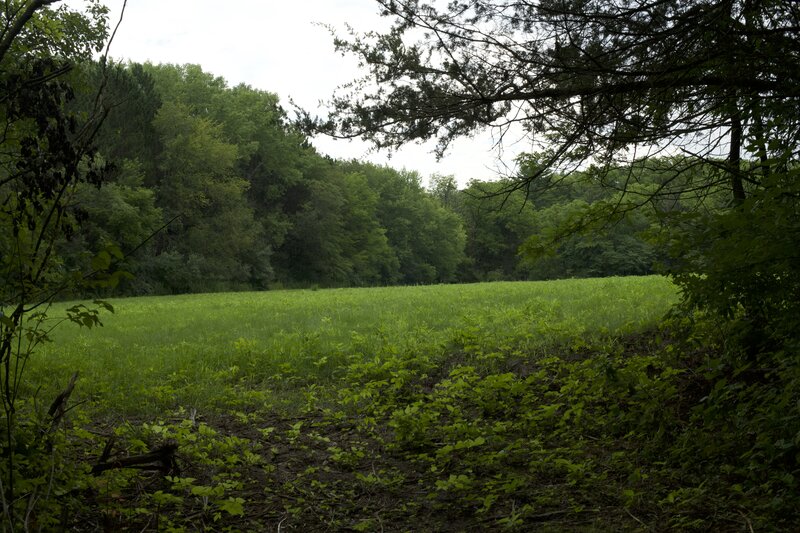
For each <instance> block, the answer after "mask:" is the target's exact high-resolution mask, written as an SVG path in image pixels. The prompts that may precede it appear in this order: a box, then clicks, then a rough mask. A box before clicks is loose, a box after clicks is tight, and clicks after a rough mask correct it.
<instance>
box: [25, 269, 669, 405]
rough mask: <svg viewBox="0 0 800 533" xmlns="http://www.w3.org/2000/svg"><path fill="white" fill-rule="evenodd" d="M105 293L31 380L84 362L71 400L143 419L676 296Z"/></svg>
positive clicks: (545, 337)
mask: <svg viewBox="0 0 800 533" xmlns="http://www.w3.org/2000/svg"><path fill="white" fill-rule="evenodd" d="M109 301H110V303H111V304H112V305H113V306H114V309H115V312H114V313H113V314H110V313H103V315H102V316H101V319H102V321H103V324H104V326H103V327H101V328H95V329H86V328H77V327H75V326H73V325H70V324H64V325H62V326H60V327H58V328H57V329H55V330H54V332H53V334H52V337H53V339H54V341H55V342H54V343H52V344H48V345H45V346H44V347H43V349H41V350H40V352H39V353H37V355H36V356H35V359H34V360H33V361H31V363H30V365H31V366H30V368H29V372H30V376H31V380H30V382H31V383H35V384H36V385H37V386H44V387H45V389H46V390H56V389H58V388H59V387H62V386H63V382H64V381H65V380H66V379H67V378H68V376H69V375H70V374H71V373H72V372H73V371H75V370H77V371H79V372H80V375H81V378H80V382H79V383H80V384H81V385H83V386H82V387H79V388H78V390H77V391H76V395H79V396H80V395H84V396H85V395H88V397H89V398H90V399H91V401H92V402H94V403H97V404H98V405H99V407H100V408H101V410H102V409H110V410H111V411H113V412H121V413H125V414H128V415H143V414H153V412H156V413H157V412H159V411H161V410H163V409H174V408H177V407H180V406H183V407H194V408H200V407H210V406H213V405H216V404H217V403H218V400H219V397H220V391H221V390H222V389H224V387H225V386H227V385H229V384H232V383H234V384H235V383H239V384H242V383H244V384H246V385H247V386H248V388H260V389H261V392H265V391H267V390H273V392H275V394H274V395H273V397H269V396H264V399H265V400H266V401H273V402H279V401H281V399H285V398H286V397H287V396H286V394H287V389H296V388H297V387H296V386H297V385H298V384H299V385H303V386H305V385H308V384H321V383H328V382H330V381H331V380H335V379H336V378H337V377H340V376H341V375H342V370H343V368H344V367H345V366H346V365H347V364H348V363H349V362H352V361H353V360H354V359H357V358H370V357H387V356H397V355H401V356H402V355H405V354H414V355H419V354H420V353H423V354H425V355H430V356H435V355H437V354H442V353H444V352H447V351H448V350H452V349H453V346H454V345H455V344H459V343H461V344H462V346H461V348H463V344H465V343H466V344H469V343H470V342H477V343H480V344H482V345H485V346H487V347H491V346H494V347H501V346H503V345H508V344H510V343H513V344H514V345H515V346H516V347H517V348H518V349H522V350H527V351H529V352H531V353H534V352H535V351H536V350H538V349H541V348H543V347H546V346H548V345H551V344H553V343H560V342H564V341H566V340H569V339H575V338H581V339H586V338H587V336H588V337H591V336H593V335H599V334H603V333H609V332H614V333H619V332H628V331H633V330H636V329H641V328H645V327H647V326H650V325H652V324H654V323H655V322H656V321H657V320H658V319H659V318H661V317H662V316H663V315H664V313H665V312H666V311H667V309H668V308H669V306H670V305H672V304H673V303H674V302H675V301H676V292H675V289H674V287H673V286H672V285H671V284H670V283H669V282H668V281H667V280H666V279H664V278H662V277H641V278H637V277H629V278H603V279H583V280H563V281H552V282H497V283H484V284H471V285H437V286H414V287H385V288H364V289H331V290H292V291H271V292H249V293H223V294H199V295H187V296H164V297H144V298H126V299H118V300H109ZM68 305H70V304H60V305H57V306H56V307H55V308H54V309H52V310H51V312H50V315H51V316H58V315H59V312H60V310H61V309H63V308H64V307H66V306H68ZM487 349H488V348H487ZM462 351H463V350H462Z"/></svg>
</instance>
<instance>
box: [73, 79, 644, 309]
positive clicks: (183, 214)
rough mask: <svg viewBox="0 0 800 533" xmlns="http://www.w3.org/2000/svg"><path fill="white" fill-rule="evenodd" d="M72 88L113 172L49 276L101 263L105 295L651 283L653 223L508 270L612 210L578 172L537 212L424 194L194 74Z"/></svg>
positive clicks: (498, 191) (433, 188) (474, 198)
mask: <svg viewBox="0 0 800 533" xmlns="http://www.w3.org/2000/svg"><path fill="white" fill-rule="evenodd" d="M75 76H76V77H77V78H79V81H78V82H77V83H79V84H80V85H81V86H83V87H85V88H86V89H87V90H85V92H84V93H83V96H80V97H78V98H77V99H76V101H75V102H74V103H73V104H72V105H73V106H74V107H75V111H76V112H86V110H88V108H89V107H90V106H91V105H93V100H92V96H91V95H93V94H95V93H96V91H97V89H98V88H99V87H100V86H101V85H102V86H103V99H104V100H103V105H104V106H105V108H106V109H108V114H107V116H106V119H105V121H104V122H103V124H102V127H101V128H100V130H99V131H98V135H97V146H98V151H99V153H100V154H101V155H102V157H103V158H105V160H106V161H107V162H109V163H110V164H113V171H111V172H110V173H109V174H108V178H107V181H106V183H104V185H103V186H102V187H96V186H93V185H92V184H89V183H84V184H81V185H80V186H79V187H78V188H77V191H76V193H75V197H74V201H73V208H74V209H75V210H76V211H77V212H80V213H82V214H83V215H85V216H83V217H79V218H80V220H81V222H80V223H79V224H77V226H76V228H75V229H76V231H75V232H73V234H72V235H71V236H70V238H69V239H65V240H64V241H63V243H62V245H61V247H60V249H59V252H60V255H61V257H62V261H61V263H60V265H61V268H62V269H63V270H65V271H69V270H70V269H72V270H76V271H86V270H87V269H90V267H91V265H90V262H91V257H89V255H88V254H87V253H86V251H87V250H95V251H96V250H105V249H108V250H109V252H110V253H112V255H114V254H116V256H118V257H119V258H120V260H119V261H117V262H116V268H118V269H119V270H121V271H122V272H125V273H127V274H129V275H126V276H125V277H124V281H123V282H122V283H121V284H120V286H119V287H116V288H115V291H114V293H115V294H134V295H141V294H170V293H185V292H207V291H218V290H263V289H269V288H275V287H308V286H371V285H392V284H419V283H443V282H472V281H487V280H512V279H550V278H557V277H586V276H607V275H629V274H647V273H651V272H652V271H653V264H654V261H655V260H656V256H657V255H658V254H657V253H656V252H655V250H654V248H653V245H652V244H648V243H647V242H646V241H645V240H644V239H643V237H642V236H641V235H640V234H641V232H642V231H643V230H644V229H646V228H647V227H648V225H649V224H651V223H652V222H653V221H652V220H651V219H646V218H643V217H642V216H638V218H636V219H635V220H634V219H633V218H626V219H625V220H623V221H621V222H620V223H618V224H615V225H614V226H613V227H609V228H606V229H605V230H604V231H603V232H600V233H598V232H597V231H595V232H594V233H593V235H592V236H591V237H580V236H579V235H575V236H571V237H569V238H568V239H567V240H566V241H565V242H564V243H561V244H560V245H559V246H558V247H557V249H556V250H555V253H552V254H551V255H550V256H548V257H546V258H539V259H537V260H535V261H531V260H530V258H528V257H527V256H525V255H520V253H519V252H520V249H521V247H523V245H524V244H525V243H526V242H528V241H529V240H530V239H531V237H532V236H533V235H535V234H538V233H541V232H542V231H546V228H550V227H551V226H553V224H554V223H555V221H556V219H559V220H560V219H561V218H563V214H564V213H565V212H575V209H576V204H575V202H579V203H580V204H581V205H590V204H592V203H593V202H594V201H596V200H598V199H601V198H604V197H605V196H608V194H607V193H606V192H605V191H604V190H603V189H602V188H601V187H600V185H599V184H597V186H596V187H594V188H593V189H592V190H584V189H583V188H581V187H579V186H578V182H579V181H582V180H583V179H584V177H581V176H582V174H580V173H578V174H575V175H574V176H569V177H563V179H564V180H566V182H569V183H570V184H571V185H568V186H567V187H559V188H554V189H553V190H552V191H547V192H545V193H543V194H539V195H536V197H535V198H534V197H529V196H526V195H525V194H523V193H522V191H515V192H512V193H510V194H509V193H507V192H506V189H507V180H499V181H497V182H481V181H472V182H470V183H469V185H468V186H466V187H464V188H459V187H458V184H457V181H456V179H455V177H453V176H432V177H431V179H430V183H429V184H425V183H424V182H423V178H422V176H420V175H419V174H418V173H416V172H414V171H412V170H406V169H403V170H397V169H393V168H390V167H387V166H380V165H375V164H371V163H364V162H359V161H341V160H334V159H332V158H330V157H326V156H325V155H323V154H320V153H319V152H317V151H316V150H315V149H314V147H313V146H312V145H311V144H310V142H309V141H308V138H307V137H306V136H305V135H304V134H303V133H302V132H300V131H298V129H297V128H296V127H295V125H294V124H293V123H292V122H291V121H290V120H289V119H288V117H287V114H286V113H285V111H284V110H283V109H282V108H281V106H280V102H279V101H278V98H277V96H276V95H274V94H272V93H269V92H266V91H263V90H259V89H255V88H252V87H249V86H247V85H238V86H235V87H229V86H228V84H227V82H226V81H225V80H224V79H223V78H220V77H216V76H214V75H212V74H210V73H207V72H204V71H203V70H202V68H201V67H200V66H197V65H184V66H176V65H153V64H136V63H128V64H113V65H110V66H109V67H107V68H101V66H100V65H98V64H95V63H84V64H83V66H82V67H81V68H80V70H79V71H78V72H77V73H76V74H75ZM653 179H656V178H653ZM553 181H556V180H553ZM557 191H560V192H557ZM576 195H577V196H576Z"/></svg>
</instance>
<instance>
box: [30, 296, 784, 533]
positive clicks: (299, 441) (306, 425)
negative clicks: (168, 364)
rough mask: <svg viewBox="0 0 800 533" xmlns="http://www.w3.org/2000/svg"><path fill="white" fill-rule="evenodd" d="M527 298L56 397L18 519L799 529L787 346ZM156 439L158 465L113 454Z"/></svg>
mask: <svg viewBox="0 0 800 533" xmlns="http://www.w3.org/2000/svg"><path fill="white" fill-rule="evenodd" d="M551 311H553V312H557V310H555V311H554V310H551ZM505 316H509V315H505ZM527 316H528V317H529V318H530V317H531V316H534V315H531V314H530V313H529V314H528V315H527ZM535 316H538V319H537V320H541V321H542V324H541V328H539V327H537V328H531V327H528V328H521V327H518V326H516V325H512V326H509V327H506V328H505V329H503V328H501V327H500V326H499V325H498V324H500V322H501V321H499V320H498V321H495V322H494V324H492V325H491V327H488V326H485V325H484V327H482V325H481V323H480V322H479V321H474V322H470V321H469V320H466V321H464V322H463V323H462V324H461V325H460V327H457V328H451V329H448V330H447V331H446V334H445V335H440V336H438V337H437V338H436V340H435V342H429V343H425V342H423V341H421V340H419V341H418V342H416V343H408V344H407V345H406V346H405V348H403V349H400V348H398V347H397V345H396V344H394V343H392V342H391V341H389V340H384V341H376V340H375V339H369V340H368V339H363V340H362V341H361V342H360V343H359V342H353V343H352V344H351V345H350V346H349V349H343V348H341V347H340V348H339V350H340V352H341V353H339V355H337V356H336V357H338V359H336V358H333V357H332V358H331V359H336V365H335V366H334V365H332V364H331V362H330V360H323V359H324V358H326V357H329V356H330V353H331V352H327V353H317V354H315V357H316V359H315V361H317V363H318V365H317V367H319V370H320V371H321V372H323V373H324V375H325V376H326V377H325V379H321V380H313V379H309V376H308V375H303V373H302V372H301V371H300V369H299V368H298V367H297V366H293V365H290V364H286V363H280V364H277V365H275V366H272V367H269V371H266V370H264V369H260V370H259V369H257V368H255V367H253V368H251V366H252V365H251V366H248V365H249V364H248V363H247V361H246V360H245V359H242V360H241V361H240V362H239V363H240V364H235V365H229V366H221V367H219V368H217V369H214V379H213V380H210V381H209V383H213V384H214V387H215V388H214V391H213V401H204V402H202V403H195V404H190V403H184V402H183V400H185V399H187V398H192V395H191V394H188V393H187V390H189V391H191V390H192V387H196V386H198V385H197V384H193V383H192V382H191V379H190V377H189V374H186V375H180V374H175V375H174V376H173V377H171V378H170V379H168V380H166V381H164V382H162V383H160V384H159V385H158V386H157V387H156V388H154V389H153V390H151V391H150V395H151V396H150V397H151V398H153V400H152V401H153V402H155V403H156V404H158V405H159V406H160V409H161V413H160V414H158V415H156V416H154V415H153V414H152V412H151V411H150V410H149V409H143V410H142V413H141V414H140V415H138V416H135V415H134V416H132V415H131V414H130V412H129V411H128V410H127V409H126V410H123V411H118V412H115V411H114V410H113V409H106V411H104V412H103V415H102V416H98V413H99V412H100V411H99V410H98V405H96V404H95V405H92V404H91V402H87V403H84V404H81V405H78V406H75V408H74V409H73V410H71V411H70V412H69V422H70V423H69V428H68V429H67V428H64V429H62V430H60V431H59V432H58V433H56V434H55V435H56V436H57V438H56V439H55V440H54V443H55V444H54V446H53V447H52V448H51V449H50V453H49V455H47V454H46V455H44V456H41V455H39V456H37V457H39V459H38V460H37V461H38V462H37V461H33V460H31V461H28V462H26V461H24V460H22V457H23V456H24V455H25V453H26V452H25V449H24V443H23V442H22V440H21V441H20V446H21V448H20V450H19V454H20V457H21V460H18V461H17V464H19V465H21V466H20V468H22V469H24V470H25V471H24V472H21V475H20V477H21V478H24V479H25V480H26V481H27V482H28V483H29V484H30V487H28V489H29V492H28V494H29V495H32V496H30V497H37V498H42V500H43V501H44V500H45V499H46V501H47V505H40V506H37V509H39V513H40V514H39V515H37V516H29V517H25V520H26V526H27V528H28V529H42V530H50V529H56V526H60V527H62V528H63V529H71V530H85V531H98V530H104V531H202V530H211V531H276V530H280V531H480V530H500V531H502V530H508V531H530V530H537V531H670V530H673V531H759V530H770V531H794V530H797V529H798V528H800V516H798V512H797V509H798V508H800V500H799V499H798V494H800V490H799V489H800V487H798V481H797V480H798V475H800V469H798V452H799V451H800V412H799V409H798V405H799V404H798V400H799V399H800V367H798V363H797V358H796V357H790V356H788V355H789V354H788V353H786V352H783V353H773V354H767V353H764V354H762V355H761V356H760V359H758V360H755V361H754V360H752V359H748V358H746V357H744V356H742V357H741V358H737V356H736V354H733V353H731V352H730V347H728V346H726V345H725V343H724V342H723V341H724V340H725V336H724V335H721V334H720V331H719V330H718V329H716V327H715V326H714V324H713V323H711V322H710V321H708V320H707V319H702V317H700V319H699V320H692V321H689V320H688V319H687V318H686V317H683V318H673V319H670V320H667V321H664V322H662V323H661V324H660V325H651V326H650V327H647V328H645V329H641V328H639V329H636V328H630V329H628V330H627V331H622V332H609V331H605V332H603V331H602V330H599V331H595V332H594V333H593V334H591V335H589V334H586V332H585V331H579V332H578V333H577V334H572V335H570V334H569V327H570V326H569V324H570V322H569V319H568V317H567V320H565V321H564V322H563V323H561V324H562V325H561V326H559V323H558V322H557V321H554V320H549V319H545V318H546V317H550V318H552V316H553V315H552V314H549V315H548V314H547V313H544V312H541V313H539V314H538V315H535ZM514 324H516V323H514ZM564 324H567V325H564ZM545 326H547V327H549V328H551V330H552V331H550V332H549V333H550V334H551V336H550V337H548V340H547V341H546V342H543V341H542V331H543V329H542V328H544V327H545ZM501 332H502V334H501ZM355 335H356V336H357V335H359V334H358V333H356V334H355ZM238 349H241V350H242V351H246V350H251V352H252V350H254V348H253V345H252V344H247V343H244V344H242V345H240V346H239V348H238ZM787 349H788V348H787ZM326 367H327V368H326ZM197 394H200V392H198V393H197ZM205 394H206V398H208V397H209V396H211V395H210V394H209V392H208V391H205ZM87 399H88V400H90V399H91V396H89V397H84V400H82V401H84V402H85V401H86V400H87ZM40 403H41V402H39V403H36V402H31V403H27V404H25V408H26V409H29V410H31V411H36V409H38V410H39V411H38V412H40V413H41V410H42V407H41V405H39V404H40ZM37 406H38V407H37ZM40 419H42V420H44V419H43V418H41V417H40ZM43 423H44V422H43ZM43 423H42V424H43ZM40 426H41V424H40ZM37 427H38V426H36V425H35V424H34V425H31V427H30V434H31V440H32V441H35V435H36V432H37V431H40V429H37ZM165 447H170V449H174V450H176V451H175V455H174V457H173V458H172V459H170V460H169V461H168V462H158V461H156V462H155V463H151V464H149V465H137V467H136V468H115V467H113V465H114V464H115V461H122V460H124V459H125V458H130V457H137V456H140V455H141V454H147V453H148V452H152V451H153V450H159V449H164V448H165ZM42 457H44V458H42ZM103 462H105V464H106V465H112V466H110V467H109V468H108V469H105V470H103V471H102V472H100V471H95V472H94V473H93V472H92V465H97V464H99V463H103Z"/></svg>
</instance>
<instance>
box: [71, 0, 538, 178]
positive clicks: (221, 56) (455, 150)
mask: <svg viewBox="0 0 800 533" xmlns="http://www.w3.org/2000/svg"><path fill="white" fill-rule="evenodd" d="M104 3H105V4H106V5H107V6H108V7H109V8H110V10H111V14H110V18H109V23H110V25H111V27H112V29H113V26H114V25H115V24H116V21H117V20H118V19H119V13H120V10H121V8H122V4H123V2H122V0H105V2H104ZM68 4H69V5H70V6H75V7H79V6H80V5H81V2H80V0H68ZM378 10H379V6H378V4H377V3H376V2H375V1H374V0H289V1H285V0H227V1H220V0H128V5H127V7H126V10H125V17H124V20H123V22H122V25H121V26H120V28H119V31H118V32H117V35H116V37H115V39H114V42H113V44H112V46H111V53H110V55H111V56H112V57H114V58H116V59H130V60H132V61H136V62H144V61H151V62H153V63H175V64H184V63H195V64H199V65H201V66H202V68H203V70H204V71H206V72H210V73H212V74H214V75H217V76H222V77H224V78H225V79H226V80H227V81H228V84H229V85H231V86H233V85H237V84H239V83H246V84H248V85H250V86H252V87H254V88H257V89H262V90H266V91H269V92H272V93H276V94H277V95H278V96H279V97H280V101H281V103H282V105H283V107H284V108H285V109H287V111H290V113H291V108H290V105H289V97H290V96H291V97H292V98H293V99H294V101H295V102H296V103H297V104H298V105H300V106H302V107H304V108H306V109H310V110H321V109H320V108H319V107H318V104H319V102H320V101H321V100H325V99H328V98H329V97H330V96H331V95H332V94H333V92H334V90H335V89H336V87H337V86H339V85H341V84H343V83H346V82H348V81H350V80H352V79H354V78H355V77H358V75H359V71H358V69H357V66H356V62H355V60H354V59H353V58H350V57H342V56H341V55H339V54H337V53H336V52H335V51H334V49H333V39H332V37H331V35H330V34H329V33H328V31H327V30H326V29H325V28H323V27H320V26H319V25H317V24H316V23H323V24H327V25H331V26H332V27H334V28H335V29H336V30H337V31H339V32H340V33H342V34H344V33H345V32H344V29H345V24H346V23H347V24H350V25H351V26H352V27H353V28H354V29H356V30H357V31H369V30H372V29H380V28H382V27H386V26H387V24H388V20H387V19H383V18H381V17H380V16H379V15H378ZM290 116H291V115H290ZM313 143H314V145H315V146H316V147H317V149H318V150H319V151H320V152H322V153H323V154H327V155H330V156H332V157H337V158H359V159H365V160H369V161H373V162H375V163H387V164H389V165H391V166H393V167H395V168H407V169H409V170H416V171H418V172H420V174H421V175H422V176H423V178H426V179H427V177H428V176H430V175H431V174H434V173H438V174H444V175H454V176H455V177H456V179H457V180H458V181H459V183H461V184H465V183H466V182H467V181H469V180H470V179H472V178H478V179H493V178H496V177H497V176H498V172H500V171H502V172H508V168H506V167H505V165H508V166H511V165H512V163H513V158H512V156H513V155H514V154H515V153H516V152H517V151H519V150H523V149H524V147H515V146H506V147H505V157H504V161H500V160H499V159H498V153H497V152H496V151H495V150H493V149H492V146H493V143H492V138H491V136H490V135H489V134H488V133H487V134H485V135H481V136H478V137H476V138H475V139H463V140H460V141H457V142H456V143H454V144H453V145H452V146H451V148H450V150H449V152H448V153H447V154H446V155H445V157H444V158H443V159H442V160H440V161H438V162H437V161H436V159H435V157H434V156H433V154H432V153H431V150H432V145H423V146H420V145H412V146H408V147H406V148H404V149H402V150H400V151H399V152H397V153H395V154H394V155H393V156H392V158H391V159H388V158H387V155H386V154H385V153H381V154H378V153H368V150H369V146H368V145H366V144H364V143H362V142H359V141H354V142H349V141H342V140H335V139H331V138H328V137H325V138H320V137H317V138H315V139H313Z"/></svg>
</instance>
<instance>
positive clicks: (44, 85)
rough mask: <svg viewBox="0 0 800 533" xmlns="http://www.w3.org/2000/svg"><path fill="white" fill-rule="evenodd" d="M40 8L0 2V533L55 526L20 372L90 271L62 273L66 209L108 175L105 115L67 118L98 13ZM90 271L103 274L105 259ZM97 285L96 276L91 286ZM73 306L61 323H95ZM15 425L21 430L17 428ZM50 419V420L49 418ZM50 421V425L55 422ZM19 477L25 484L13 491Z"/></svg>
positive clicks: (37, 422)
mask: <svg viewBox="0 0 800 533" xmlns="http://www.w3.org/2000/svg"><path fill="white" fill-rule="evenodd" d="M53 3H54V2H53V1H48V0H28V1H18V0H9V1H4V2H0V226H1V227H2V228H3V232H2V233H0V398H1V401H2V405H3V413H4V417H3V425H2V428H0V436H1V437H2V442H0V457H2V458H3V460H2V462H1V463H0V503H1V504H2V522H3V525H2V528H3V529H4V530H17V529H28V528H29V527H31V526H32V524H31V522H30V521H29V518H30V517H31V516H37V517H38V525H39V527H41V528H50V527H56V526H57V524H58V516H59V514H58V504H57V503H56V502H55V501H54V500H55V499H54V498H53V497H52V494H53V492H56V493H61V492H62V491H63V492H68V490H63V489H62V488H60V487H59V488H57V489H56V490H55V491H53V488H54V487H58V485H59V483H60V480H61V478H62V476H63V475H64V472H63V469H62V466H61V465H60V464H58V462H59V456H58V452H57V451H55V450H53V449H52V447H51V446H50V443H51V441H50V440H49V435H50V432H49V431H48V425H46V423H45V422H44V421H43V420H42V419H40V418H38V417H37V415H38V414H39V413H36V412H34V411H33V410H32V409H30V408H28V407H25V408H23V407H22V406H21V405H20V404H21V402H20V391H21V389H22V388H23V386H24V385H25V384H26V380H25V376H24V370H25V366H26V363H27V361H28V359H29V358H30V357H31V355H32V354H33V351H34V349H35V348H36V346H37V345H38V344H40V343H41V342H44V341H46V340H47V327H46V324H45V322H44V321H45V319H46V318H47V308H48V306H49V303H51V302H52V300H53V299H54V298H55V297H56V296H57V295H59V294H61V293H62V292H63V291H65V290H69V289H72V288H74V287H76V286H78V285H82V284H84V282H85V280H87V276H88V275H90V274H91V273H90V272H86V271H83V272H80V271H79V272H65V271H64V269H63V268H61V267H62V263H61V258H60V257H59V256H58V255H57V247H58V246H59V244H61V243H62V242H63V241H64V239H65V238H69V237H70V236H71V235H73V234H74V233H75V229H76V225H77V224H78V222H79V221H80V220H81V218H82V214H81V213H80V212H78V211H77V210H75V209H74V208H73V206H72V205H71V200H72V199H73V197H74V195H75V193H76V190H77V189H78V188H79V187H80V186H81V184H87V183H88V184H91V185H93V186H98V185H99V184H100V183H101V182H102V181H103V176H104V174H105V171H106V170H107V168H106V167H105V165H104V164H103V162H102V161H101V160H100V158H98V157H97V153H96V150H95V149H94V147H93V145H92V142H93V139H94V133H95V132H96V130H97V127H98V125H99V123H100V122H101V121H102V118H103V113H102V111H101V110H99V109H93V110H92V111H93V112H92V113H91V114H89V115H88V117H87V118H86V119H84V120H81V118H80V117H78V116H76V114H75V113H73V112H71V111H70V109H69V108H68V105H67V104H68V102H70V101H71V100H72V99H73V98H74V96H75V88H74V84H73V82H74V79H75V78H74V76H73V75H72V73H71V70H72V68H73V64H74V62H78V61H85V60H87V59H89V57H90V56H91V55H92V54H93V53H95V52H98V51H100V50H101V48H102V45H103V43H104V41H105V39H106V36H107V32H106V23H105V22H106V21H105V13H106V10H105V8H103V7H102V6H100V5H99V4H98V3H97V2H91V3H90V6H89V10H88V12H87V14H85V15H84V14H80V13H77V12H74V11H72V10H70V9H68V8H66V7H61V8H58V9H51V8H49V7H48V6H50V5H51V4H53ZM104 254H105V255H100V256H99V259H98V260H97V261H95V262H94V264H93V265H92V268H94V269H95V270H104V269H105V268H106V267H108V266H109V264H110V262H111V261H110V255H109V253H108V252H104ZM99 278H100V276H95V278H94V279H95V280H97V281H99ZM85 309H86V308H79V307H73V308H72V310H71V311H70V312H69V315H68V318H70V319H72V320H74V321H76V322H78V323H84V324H86V325H89V326H91V325H94V324H97V315H96V314H95V313H94V312H91V311H87V310H85ZM20 421H22V422H23V423H20ZM56 421H57V420H56ZM50 422H52V423H55V422H54V421H53V420H51V421H50ZM21 479H24V480H25V483H20V480H21Z"/></svg>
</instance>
